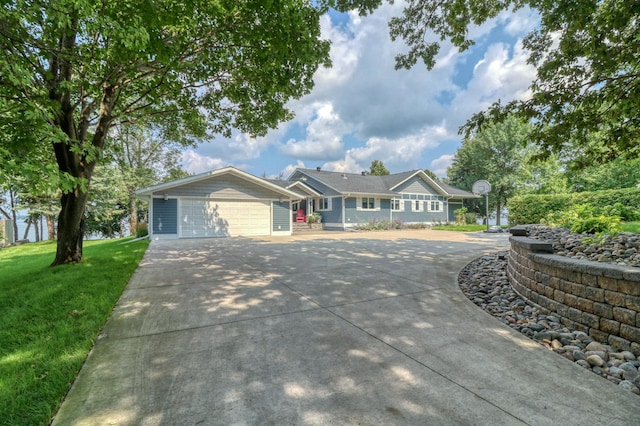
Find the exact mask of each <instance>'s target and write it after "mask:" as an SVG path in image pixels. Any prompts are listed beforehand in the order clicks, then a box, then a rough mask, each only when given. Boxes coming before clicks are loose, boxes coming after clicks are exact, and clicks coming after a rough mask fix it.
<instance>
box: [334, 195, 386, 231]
mask: <svg viewBox="0 0 640 426" xmlns="http://www.w3.org/2000/svg"><path fill="white" fill-rule="evenodd" d="M357 202H358V199H357V198H356V197H349V198H347V199H346V200H345V216H346V217H345V225H350V224H358V223H362V224H365V223H369V222H373V221H376V222H381V221H383V220H386V221H389V220H391V214H390V213H391V200H390V199H388V198H387V199H384V198H383V199H381V200H380V210H377V211H368V210H358V209H357Z"/></svg>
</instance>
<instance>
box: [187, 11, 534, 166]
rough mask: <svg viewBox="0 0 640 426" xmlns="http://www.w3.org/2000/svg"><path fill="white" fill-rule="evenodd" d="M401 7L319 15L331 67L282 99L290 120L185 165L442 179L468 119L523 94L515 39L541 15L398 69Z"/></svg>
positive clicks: (192, 156) (206, 148)
mask: <svg viewBox="0 0 640 426" xmlns="http://www.w3.org/2000/svg"><path fill="white" fill-rule="evenodd" d="M401 11H402V2H396V4H394V5H388V4H386V5H384V6H383V7H381V8H380V9H378V10H377V11H376V12H375V13H374V14H372V15H371V16H367V17H360V16H358V15H357V13H348V14H336V13H331V14H329V15H326V16H323V18H322V24H321V25H322V33H323V37H324V38H325V39H329V40H331V58H332V61H333V67H332V68H329V69H325V68H322V69H319V70H318V71H317V73H316V76H315V87H314V89H313V91H312V92H311V93H310V94H309V95H307V96H305V97H303V98H301V99H298V100H295V101H292V102H290V103H289V105H288V106H289V108H290V109H291V110H292V111H294V113H295V114H296V117H295V118H294V119H293V120H292V121H289V122H287V123H282V124H281V125H280V126H279V127H278V128H277V129H274V130H272V131H270V132H269V133H268V134H267V135H266V136H265V137H260V138H250V137H249V136H248V135H246V134H242V133H239V132H234V134H233V135H232V137H231V138H229V139H226V138H221V137H217V138H215V139H213V140H211V141H210V142H207V143H202V144H201V145H199V146H198V147H197V148H196V149H190V150H187V151H185V152H184V154H183V166H184V167H185V169H186V170H187V171H189V172H191V173H201V172H204V171H207V170H212V169H217V168H220V167H224V166H229V165H232V166H236V167H238V168H241V169H243V170H245V171H247V172H249V173H252V174H254V175H257V176H262V175H263V174H266V175H267V176H269V177H278V176H282V177H284V178H286V177H288V176H289V174H291V172H293V170H295V168H296V167H308V168H315V167H318V166H320V167H322V168H323V169H324V170H335V171H343V172H353V173H359V172H360V171H362V170H367V169H368V168H369V166H370V164H371V161H372V160H381V161H382V162H383V163H384V164H385V166H386V167H387V168H388V169H389V170H390V171H391V172H392V173H394V172H400V171H405V170H411V169H417V168H428V169H431V170H432V171H434V172H435V173H436V174H437V175H439V176H445V175H446V168H447V167H448V166H449V165H450V164H451V160H452V159H453V156H454V154H455V152H456V149H457V148H458V147H459V145H460V142H461V138H460V136H459V135H458V133H457V132H458V128H459V127H460V126H461V125H463V124H464V123H465V122H466V121H467V119H468V118H470V117H471V115H472V114H473V113H475V112H478V111H481V110H483V109H485V108H487V107H488V106H489V105H491V104H492V103H493V102H495V101H497V100H498V99H501V100H502V101H503V102H506V101H509V100H511V99H515V98H518V99H523V98H526V97H528V96H529V91H528V87H529V85H530V83H531V81H532V80H533V78H534V77H535V70H534V69H533V68H532V67H531V66H529V65H527V64H526V58H527V56H528V55H527V52H526V51H523V49H522V46H521V40H522V38H523V37H524V36H525V35H526V34H527V33H529V32H530V31H531V30H532V29H533V28H535V26H536V25H537V24H538V18H537V15H536V14H535V12H533V11H531V10H529V9H522V10H520V11H518V12H516V13H512V12H504V13H503V14H501V15H500V16H498V17H497V18H496V19H494V20H492V21H490V22H487V23H485V24H483V25H482V26H478V27H475V28H472V29H470V34H471V36H472V37H473V38H474V39H475V40H476V42H477V43H476V45H475V46H474V47H472V48H471V49H470V50H468V51H467V52H464V53H462V54H460V53H457V50H456V49H455V48H453V47H452V46H451V45H450V44H448V43H446V42H444V43H441V50H440V54H439V56H438V63H437V65H436V67H435V68H434V69H433V70H431V71H427V70H426V68H424V66H422V65H421V64H418V65H416V66H415V67H414V68H413V69H411V70H400V71H396V70H395V69H394V56H395V55H396V54H398V53H401V52H403V51H405V50H406V47H405V46H404V44H403V42H402V40H398V41H396V42H392V41H391V39H390V37H389V31H388V27H387V23H388V21H389V19H390V18H391V17H392V16H397V15H400V14H401Z"/></svg>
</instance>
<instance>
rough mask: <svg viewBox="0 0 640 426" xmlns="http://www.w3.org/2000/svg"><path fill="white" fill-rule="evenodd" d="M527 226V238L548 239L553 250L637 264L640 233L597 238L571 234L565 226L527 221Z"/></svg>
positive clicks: (566, 253)
mask: <svg viewBox="0 0 640 426" xmlns="http://www.w3.org/2000/svg"><path fill="white" fill-rule="evenodd" d="M527 229H528V230H529V238H535V239H537V240H542V241H548V242H550V243H552V244H553V250H554V254H557V255H560V256H567V257H572V258H575V259H584V260H592V261H594V262H608V263H614V264H617V265H625V266H635V267H640V234H634V233H631V232H620V233H619V234H617V235H615V236H613V237H612V236H610V235H609V236H606V237H602V238H601V239H599V238H597V237H595V236H594V235H589V234H572V233H571V232H570V231H569V230H568V229H566V228H551V227H549V226H542V225H530V226H528V227H527Z"/></svg>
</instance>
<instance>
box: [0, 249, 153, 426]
mask: <svg viewBox="0 0 640 426" xmlns="http://www.w3.org/2000/svg"><path fill="white" fill-rule="evenodd" d="M123 241H125V240H104V241H87V242H85V243H84V258H83V261H82V262H80V263H78V264H72V265H62V266H57V267H55V268H51V267H49V264H50V263H51V262H52V261H53V258H54V254H55V250H56V245H55V242H45V243H32V244H26V245H22V246H17V247H9V248H5V249H1V250H0V312H1V313H0V424H7V425H47V424H49V423H50V421H51V418H52V416H53V415H54V414H55V412H56V410H57V408H58V406H59V405H60V403H61V402H62V399H63V398H64V396H65V395H66V393H67V391H68V389H69V387H70V385H71V383H72V382H73V380H74V378H75V377H76V374H77V372H78V371H79V369H80V367H81V366H82V363H83V362H84V360H85V358H86V356H87V354H88V353H89V350H90V349H91V347H92V345H93V342H94V341H95V339H96V337H97V336H98V334H99V333H100V330H101V329H102V327H103V326H104V324H105V322H106V321H107V318H108V317H109V315H110V313H111V310H112V309H113V307H114V306H115V304H116V302H117V300H118V298H119V297H120V294H121V293H122V290H123V289H124V287H125V285H126V284H127V282H128V281H129V278H130V277H131V275H132V274H133V271H135V269H136V267H137V266H138V263H139V262H140V260H141V259H142V256H143V255H144V252H145V250H146V248H147V246H148V245H149V241H148V240H143V241H135V242H131V243H128V244H122V243H123Z"/></svg>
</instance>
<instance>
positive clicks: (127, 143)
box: [105, 124, 184, 235]
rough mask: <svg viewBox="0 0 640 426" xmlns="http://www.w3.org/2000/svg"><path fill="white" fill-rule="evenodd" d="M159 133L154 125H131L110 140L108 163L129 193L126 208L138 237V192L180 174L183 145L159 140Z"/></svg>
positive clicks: (133, 231) (130, 229) (124, 189)
mask: <svg viewBox="0 0 640 426" xmlns="http://www.w3.org/2000/svg"><path fill="white" fill-rule="evenodd" d="M157 130H158V129H155V128H154V127H152V126H150V125H144V124H142V125H131V124H130V125H126V126H121V127H120V128H119V129H118V131H117V132H114V134H113V135H112V136H111V137H110V138H109V142H110V143H109V146H108V149H107V151H106V155H105V161H106V162H108V163H111V164H113V165H114V166H115V167H116V169H117V170H118V182H120V185H121V187H122V190H123V192H124V193H125V194H126V201H125V206H124V209H125V211H126V214H127V216H128V219H129V233H130V235H136V227H137V224H138V207H139V203H140V201H139V200H137V199H136V197H135V190H136V189H140V188H144V187H146V186H151V185H155V184H158V183H160V182H162V181H164V180H171V179H173V178H174V177H175V176H179V175H180V172H178V171H179V170H180V164H179V160H180V156H181V151H180V146H179V145H178V144H176V143H174V142H172V141H170V140H165V139H163V138H161V137H159V132H158V131H157ZM105 170H108V168H106V167H105ZM182 176H184V173H182Z"/></svg>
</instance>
